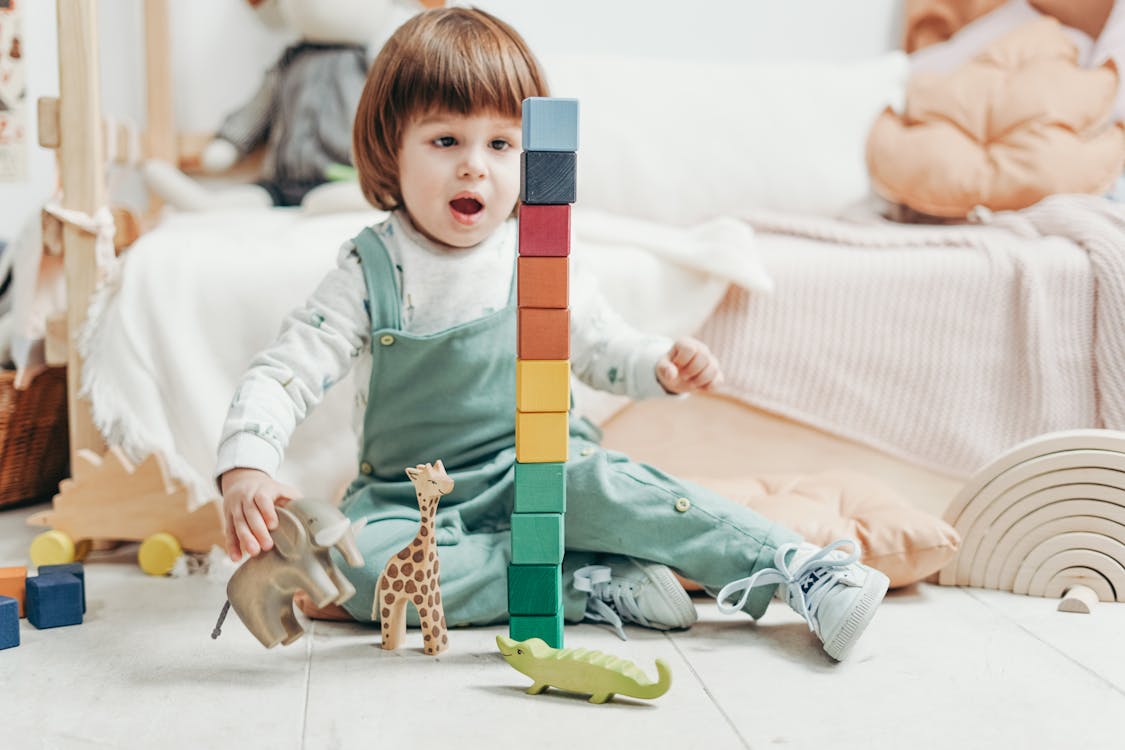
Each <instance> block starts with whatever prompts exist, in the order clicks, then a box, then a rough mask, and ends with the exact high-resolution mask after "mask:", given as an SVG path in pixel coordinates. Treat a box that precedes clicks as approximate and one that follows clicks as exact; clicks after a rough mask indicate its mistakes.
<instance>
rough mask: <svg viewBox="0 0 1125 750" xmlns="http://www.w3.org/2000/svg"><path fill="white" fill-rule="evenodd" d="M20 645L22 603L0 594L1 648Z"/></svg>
mask: <svg viewBox="0 0 1125 750" xmlns="http://www.w3.org/2000/svg"><path fill="white" fill-rule="evenodd" d="M18 645H20V603H19V602H18V601H16V600H15V599H13V598H12V597H10V596H0V650H3V649H6V648H12V647H13V646H18Z"/></svg>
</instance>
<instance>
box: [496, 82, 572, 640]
mask: <svg viewBox="0 0 1125 750" xmlns="http://www.w3.org/2000/svg"><path fill="white" fill-rule="evenodd" d="M523 148H524V151H523V153H522V154H521V155H520V200H521V204H520V208H519V259H518V261H517V262H518V264H519V265H518V271H517V272H518V277H517V280H516V281H517V284H518V288H517V295H518V298H519V324H518V333H517V337H518V342H517V360H516V502H515V511H514V513H513V514H512V564H511V565H510V566H509V568H508V612H509V614H510V617H511V620H510V625H509V632H510V634H511V637H512V638H513V639H515V640H517V641H523V640H527V639H528V638H542V639H543V640H544V641H546V643H547V644H548V645H550V646H551V647H553V648H562V645H563V613H562V559H563V549H564V539H563V527H564V524H563V516H564V514H565V513H566V460H567V443H568V439H569V423H568V419H569V413H570V308H569V284H570V268H569V256H570V204H572V203H574V199H575V193H576V188H575V177H576V165H577V151H578V100H577V99H556V98H549V97H533V98H530V99H525V100H524V102H523Z"/></svg>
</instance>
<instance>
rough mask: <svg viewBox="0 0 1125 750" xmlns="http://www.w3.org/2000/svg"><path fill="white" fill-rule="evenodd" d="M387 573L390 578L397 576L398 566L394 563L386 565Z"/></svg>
mask: <svg viewBox="0 0 1125 750" xmlns="http://www.w3.org/2000/svg"><path fill="white" fill-rule="evenodd" d="M387 575H389V576H390V577H391V578H398V566H397V565H395V564H394V563H391V564H390V565H388V566H387Z"/></svg>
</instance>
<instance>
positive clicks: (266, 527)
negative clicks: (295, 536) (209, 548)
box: [219, 469, 301, 562]
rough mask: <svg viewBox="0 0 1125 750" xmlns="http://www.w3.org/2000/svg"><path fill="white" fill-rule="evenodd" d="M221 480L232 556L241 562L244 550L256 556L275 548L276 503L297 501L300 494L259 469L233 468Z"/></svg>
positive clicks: (228, 548)
mask: <svg viewBox="0 0 1125 750" xmlns="http://www.w3.org/2000/svg"><path fill="white" fill-rule="evenodd" d="M219 482H220V487H222V490H223V526H224V528H225V529H226V538H227V554H228V555H230V559H231V560H234V561H235V562H238V561H239V560H241V559H242V553H243V552H245V553H246V554H247V555H248V556H249V557H254V556H255V555H257V554H258V553H259V552H264V551H266V550H269V549H272V548H273V537H271V536H270V530H271V529H276V528H277V511H276V510H274V506H275V505H277V504H281V505H284V504H285V502H286V501H288V500H297V499H299V498H300V497H301V493H300V492H299V491H298V490H296V489H294V488H293V487H289V486H287V485H284V484H282V483H281V482H278V481H276V480H274V478H273V477H271V476H270V475H269V474H267V473H265V472H264V471H259V470H257V469H231V470H230V471H227V472H224V473H223V476H222V477H221V478H220V480H219Z"/></svg>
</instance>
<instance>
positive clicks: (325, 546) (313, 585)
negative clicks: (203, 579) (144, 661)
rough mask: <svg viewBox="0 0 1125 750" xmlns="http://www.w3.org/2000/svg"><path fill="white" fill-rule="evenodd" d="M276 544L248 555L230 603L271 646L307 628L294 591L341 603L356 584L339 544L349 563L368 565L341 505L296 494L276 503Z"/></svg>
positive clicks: (318, 601)
mask: <svg viewBox="0 0 1125 750" xmlns="http://www.w3.org/2000/svg"><path fill="white" fill-rule="evenodd" d="M277 521H278V523H277V528H276V529H275V530H274V531H273V532H272V536H273V543H274V546H273V549H271V550H269V551H268V552H262V553H261V554H259V555H258V556H257V557H253V558H251V559H250V560H247V561H246V562H245V563H244V564H243V565H242V566H241V567H240V568H239V569H238V570H236V571H235V572H234V575H233V576H231V579H230V582H229V583H228V584H227V605H226V606H224V608H223V612H222V614H221V615H220V616H219V624H218V625H216V626H215V631H214V632H213V633H212V637H213V638H216V637H218V634H219V628H220V627H221V625H222V621H223V618H224V617H225V616H226V612H227V607H228V606H229V607H232V608H233V609H234V611H235V613H236V614H237V615H238V617H239V619H241V620H242V622H243V624H244V625H246V628H247V629H248V630H249V631H250V632H251V633H253V634H254V636H255V637H256V638H257V639H258V640H259V641H261V642H262V645H263V646H265V647H266V648H272V647H274V646H276V645H277V644H279V643H281V644H284V645H286V646H287V645H289V644H290V643H292V642H294V641H295V640H297V639H298V638H300V637H301V636H302V635H304V633H305V631H304V628H302V627H301V624H300V623H299V622H298V621H297V616H296V614H295V613H294V611H293V594H294V593H296V592H297V591H298V590H302V591H304V592H306V593H307V594H308V595H309V598H310V599H312V601H313V603H314V604H315V605H316V606H317V607H326V606H328V605H329V604H342V603H343V602H345V601H347V600H348V599H350V598H351V597H352V595H353V594H355V588H354V587H353V586H352V585H351V583H349V582H348V580H347V579H346V578H344V576H343V575H342V574H341V573H340V571H339V569H337V568H336V566H335V565H334V564H333V563H332V558H331V555H330V550H331V549H332V548H333V547H335V548H336V549H338V550H339V551H340V553H341V554H343V556H344V559H345V560H347V562H348V565H350V566H352V567H353V568H354V567H358V566H360V565H363V556H362V555H360V553H359V549H358V548H357V547H356V543H355V536H354V534H353V532H352V527H351V522H350V521H349V520H348V519H347V517H345V516H344V514H343V513H341V512H340V511H339V510H338V509H337V508H335V507H334V506H332V505H330V504H329V503H325V502H323V501H319V500H294V501H292V502H290V503H289V504H288V505H286V506H285V507H279V508H278V509H277Z"/></svg>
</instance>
